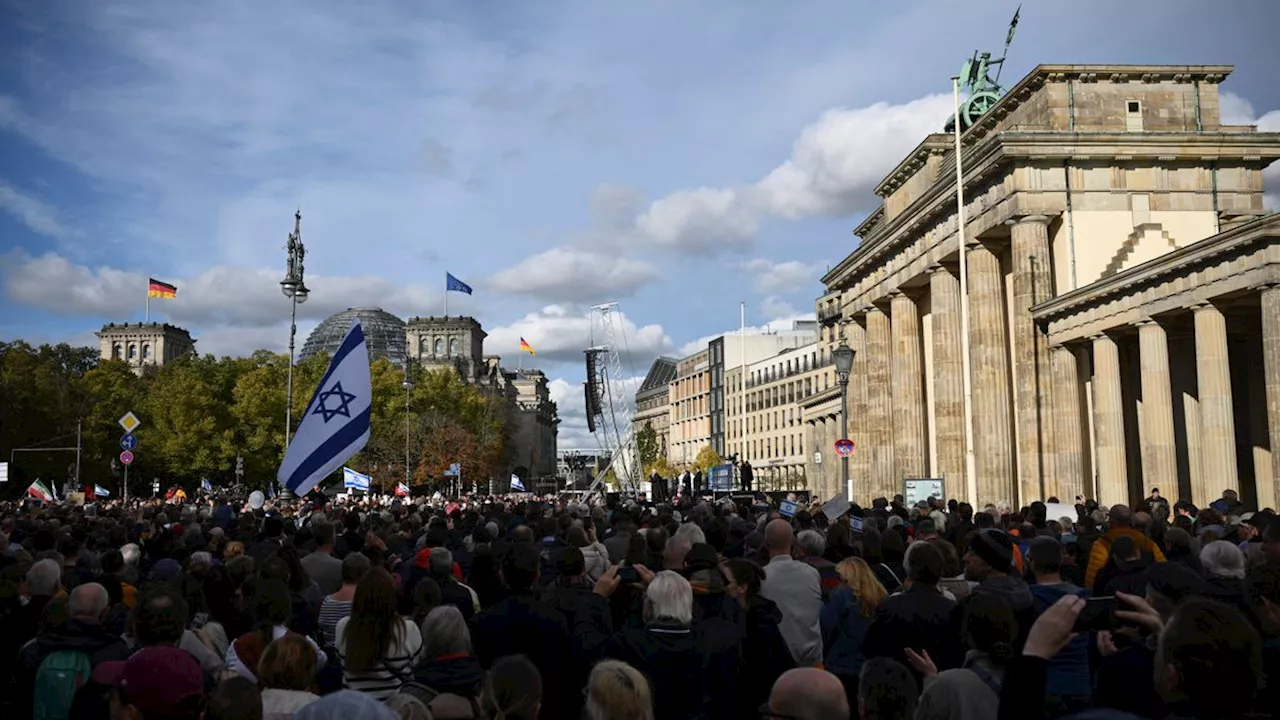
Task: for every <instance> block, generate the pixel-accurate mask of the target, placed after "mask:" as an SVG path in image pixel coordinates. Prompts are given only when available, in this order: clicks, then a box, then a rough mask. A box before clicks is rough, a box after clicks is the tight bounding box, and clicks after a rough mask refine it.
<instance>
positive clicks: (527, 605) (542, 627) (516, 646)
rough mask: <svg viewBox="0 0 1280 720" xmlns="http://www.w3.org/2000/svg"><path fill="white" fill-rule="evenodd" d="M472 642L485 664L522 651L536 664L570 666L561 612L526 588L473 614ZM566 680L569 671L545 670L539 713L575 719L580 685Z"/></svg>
mask: <svg viewBox="0 0 1280 720" xmlns="http://www.w3.org/2000/svg"><path fill="white" fill-rule="evenodd" d="M472 640H473V641H474V642H475V648H476V657H478V658H479V659H480V663H481V664H482V665H483V666H484V667H486V668H488V667H491V666H492V665H493V663H494V661H496V660H497V659H498V658H501V657H504V656H506V655H524V656H526V657H528V658H529V660H530V662H532V663H533V664H534V665H536V666H537V667H539V668H568V667H570V666H571V663H572V662H573V651H572V644H571V640H570V637H569V628H568V626H567V624H566V623H565V619H564V615H562V614H560V612H558V611H557V610H556V609H555V608H553V607H551V606H550V605H549V604H547V603H545V602H542V601H541V600H538V599H536V598H535V597H534V596H533V595H532V594H531V593H528V592H527V591H526V592H516V593H512V595H511V596H510V597H508V598H507V599H505V600H503V601H502V602H500V603H498V604H497V605H494V606H493V607H491V608H489V609H488V610H485V611H484V612H482V613H480V614H479V615H477V616H476V619H475V628H474V631H473V632H472ZM569 680H570V675H569V673H564V672H554V671H550V672H544V673H543V675H542V682H543V697H542V713H541V715H542V716H543V717H549V718H553V717H554V718H560V717H565V718H570V717H577V714H578V712H579V710H580V705H581V701H582V694H581V692H580V690H581V686H573V685H572V683H571V682H569Z"/></svg>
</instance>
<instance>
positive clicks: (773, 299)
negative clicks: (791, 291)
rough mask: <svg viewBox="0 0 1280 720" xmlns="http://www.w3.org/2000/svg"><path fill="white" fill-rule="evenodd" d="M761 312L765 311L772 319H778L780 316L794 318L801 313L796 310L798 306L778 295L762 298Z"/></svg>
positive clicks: (766, 315)
mask: <svg viewBox="0 0 1280 720" xmlns="http://www.w3.org/2000/svg"><path fill="white" fill-rule="evenodd" d="M760 312H762V313H764V316H765V317H767V318H769V319H770V320H777V319H780V318H793V317H796V316H797V315H799V313H797V312H796V308H795V306H794V305H792V304H791V303H789V302H787V301H786V300H783V299H782V298H780V297H778V296H777V295H770V296H768V297H766V298H765V299H763V300H761V301H760Z"/></svg>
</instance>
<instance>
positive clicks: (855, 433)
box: [822, 315, 871, 502]
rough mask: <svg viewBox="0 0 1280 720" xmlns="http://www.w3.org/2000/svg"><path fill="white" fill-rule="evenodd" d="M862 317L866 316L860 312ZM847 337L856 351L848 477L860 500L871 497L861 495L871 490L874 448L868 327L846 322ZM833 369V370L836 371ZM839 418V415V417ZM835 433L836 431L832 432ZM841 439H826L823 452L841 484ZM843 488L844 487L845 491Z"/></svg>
mask: <svg viewBox="0 0 1280 720" xmlns="http://www.w3.org/2000/svg"><path fill="white" fill-rule="evenodd" d="M860 317H865V316H864V315H860ZM845 337H846V338H847V342H848V343H849V347H850V348H851V349H852V350H853V368H852V369H851V370H850V372H849V434H850V437H849V439H850V440H852V441H853V455H852V456H851V457H850V458H849V477H850V478H851V479H852V480H853V489H854V492H855V493H856V494H858V498H850V500H851V501H852V500H854V499H858V500H859V501H860V502H866V501H867V500H869V499H870V498H869V497H867V498H862V497H861V496H862V494H864V493H866V492H868V491H869V490H870V488H868V486H867V477H868V474H869V472H870V470H871V463H870V462H868V459H869V458H870V455H868V451H869V450H870V448H871V426H870V425H869V424H868V422H867V373H868V368H869V367H870V366H869V365H868V363H867V359H868V356H867V329H866V328H865V327H864V326H863V325H861V324H859V323H858V322H857V321H856V320H855V321H853V322H850V323H849V324H848V325H845ZM833 372H834V371H833ZM837 419H838V418H837ZM831 434H832V435H833V436H834V435H836V434H837V433H836V432H832V433H831ZM839 439H840V438H836V437H831V438H826V437H824V439H823V446H822V455H823V457H828V458H831V459H832V462H833V463H834V464H831V465H829V466H828V467H827V471H828V472H830V473H833V474H832V475H831V477H832V478H835V479H834V480H833V482H834V483H835V484H836V485H839V484H840V462H839V461H840V457H839V456H838V455H836V449H835V441H836V440H839ZM843 489H844V488H841V490H843Z"/></svg>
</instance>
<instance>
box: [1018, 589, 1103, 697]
mask: <svg viewBox="0 0 1280 720" xmlns="http://www.w3.org/2000/svg"><path fill="white" fill-rule="evenodd" d="M1029 587H1030V589H1031V595H1032V597H1034V598H1035V608H1036V617H1039V616H1040V613H1043V612H1044V611H1045V610H1047V609H1048V608H1049V607H1050V606H1051V605H1053V604H1054V603H1056V602H1058V600H1059V599H1060V598H1062V597H1063V596H1064V595H1078V596H1080V597H1082V598H1085V599H1086V600H1087V599H1088V598H1089V595H1090V593H1089V591H1088V590H1085V589H1084V588H1082V587H1078V586H1076V585H1073V584H1071V583H1069V582H1062V583H1056V584H1053V585H1030V586H1029ZM1091 637H1092V633H1080V634H1079V635H1078V636H1077V637H1076V639H1074V640H1072V641H1071V642H1070V643H1068V644H1067V646H1066V647H1064V648H1063V649H1062V652H1060V653H1058V654H1057V655H1056V656H1054V658H1053V659H1052V660H1050V661H1049V675H1048V679H1047V682H1046V683H1045V695H1047V696H1050V697H1052V696H1055V695H1056V696H1067V697H1071V696H1075V697H1089V696H1090V695H1091V694H1092V693H1093V687H1092V684H1091V683H1090V680H1089V641H1090V639H1091Z"/></svg>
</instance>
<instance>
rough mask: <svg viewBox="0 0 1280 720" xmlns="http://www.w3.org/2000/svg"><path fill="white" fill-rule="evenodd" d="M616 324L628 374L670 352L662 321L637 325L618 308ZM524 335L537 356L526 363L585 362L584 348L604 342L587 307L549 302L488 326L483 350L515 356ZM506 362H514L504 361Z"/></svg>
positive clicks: (645, 366)
mask: <svg viewBox="0 0 1280 720" xmlns="http://www.w3.org/2000/svg"><path fill="white" fill-rule="evenodd" d="M615 325H616V327H617V328H618V333H619V336H618V337H617V342H618V344H619V346H620V348H621V352H620V353H619V354H620V355H621V356H622V369H623V372H624V373H627V374H631V373H632V372H633V368H642V369H648V367H649V363H651V362H653V359H654V358H655V357H657V356H658V355H661V354H663V353H666V352H670V350H671V348H672V344H671V338H670V337H668V336H667V333H666V331H665V330H663V329H662V326H661V325H645V326H643V327H637V326H636V324H635V322H633V321H632V320H631V318H629V317H627V315H626V314H625V313H621V312H618V313H617V320H615ZM520 338H524V339H525V341H527V342H528V343H529V344H530V345H532V346H533V349H534V350H535V351H537V353H538V354H537V356H536V357H535V358H533V359H532V360H531V361H529V364H538V363H544V362H550V363H579V364H580V363H584V362H585V360H584V357H585V356H584V355H583V352H584V351H585V350H586V349H587V348H589V347H591V346H593V345H601V344H603V343H604V342H605V338H604V333H603V329H602V328H601V327H600V323H599V322H598V321H594V320H593V319H592V317H591V312H590V310H589V308H587V307H582V306H574V305H548V306H546V307H544V308H542V309H541V310H539V311H537V312H531V313H529V314H527V315H525V316H524V317H522V318H520V319H519V320H516V321H515V322H512V323H510V324H508V325H502V326H499V327H495V328H493V329H491V330H489V337H488V338H486V339H485V341H484V348H485V352H486V353H489V354H491V355H500V356H502V357H504V358H514V356H515V355H516V354H517V353H518V352H519V345H520ZM507 364H514V363H511V362H509V361H508V362H507Z"/></svg>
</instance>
